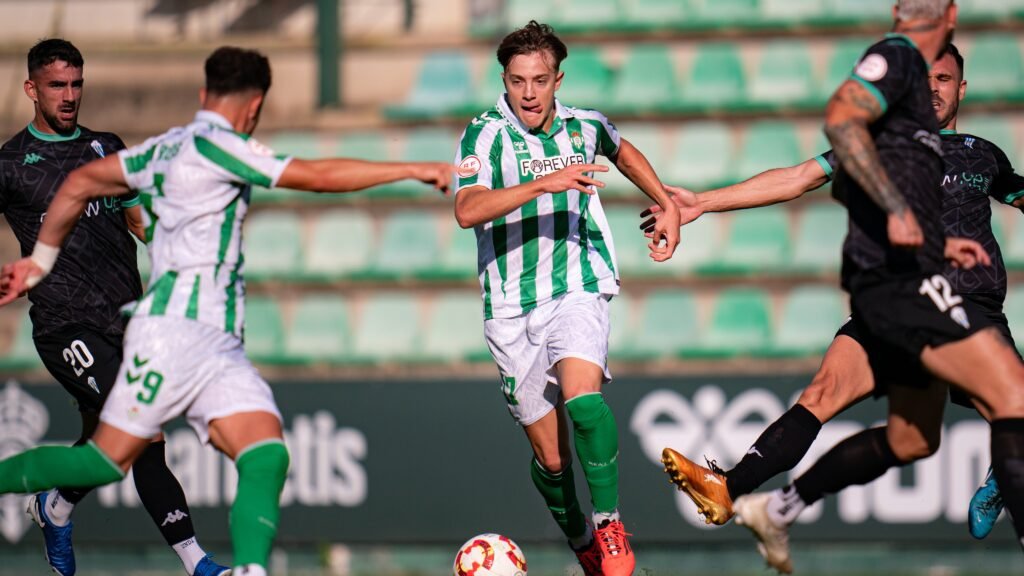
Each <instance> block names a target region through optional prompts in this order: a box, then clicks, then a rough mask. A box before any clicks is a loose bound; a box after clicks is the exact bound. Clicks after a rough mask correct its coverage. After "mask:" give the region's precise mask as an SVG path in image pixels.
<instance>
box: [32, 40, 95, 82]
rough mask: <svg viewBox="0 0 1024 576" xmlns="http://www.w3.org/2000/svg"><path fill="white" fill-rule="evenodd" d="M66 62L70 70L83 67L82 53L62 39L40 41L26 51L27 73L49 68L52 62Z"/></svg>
mask: <svg viewBox="0 0 1024 576" xmlns="http://www.w3.org/2000/svg"><path fill="white" fill-rule="evenodd" d="M57 61H60V62H67V64H68V66H70V67H72V68H81V67H82V66H84V65H85V60H83V59H82V53H81V52H79V51H78V48H75V45H74V44H72V43H71V42H68V41H67V40H64V39H63V38H47V39H46V40H40V41H39V42H37V43H36V45H35V46H33V47H32V49H31V50H29V51H28V73H29V74H32V73H33V72H35V71H36V70H39V69H40V68H43V67H44V66H49V65H50V64H53V63H54V62H57Z"/></svg>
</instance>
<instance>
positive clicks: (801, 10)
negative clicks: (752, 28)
mask: <svg viewBox="0 0 1024 576" xmlns="http://www.w3.org/2000/svg"><path fill="white" fill-rule="evenodd" d="M824 13H825V0H761V21H762V22H764V23H766V24H774V25H780V24H781V25H792V24H801V23H804V22H809V21H813V20H817V19H819V18H821V16H822V15H823V14H824Z"/></svg>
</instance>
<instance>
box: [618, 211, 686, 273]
mask: <svg viewBox="0 0 1024 576" xmlns="http://www.w3.org/2000/svg"><path fill="white" fill-rule="evenodd" d="M641 210H643V207H642V205H640V204H637V205H633V206H611V207H608V208H605V215H606V216H607V218H608V226H609V227H610V228H611V231H612V238H613V240H614V242H615V259H616V261H617V263H618V266H619V271H620V272H621V274H622V275H624V276H652V275H659V274H664V273H670V272H671V270H670V269H669V268H668V267H667V266H665V265H659V264H658V263H656V262H654V261H653V260H651V259H650V258H649V257H648V254H649V250H648V249H647V243H648V240H647V238H644V235H643V232H641V231H640V223H641V222H642V221H643V220H641V218H640V211H641Z"/></svg>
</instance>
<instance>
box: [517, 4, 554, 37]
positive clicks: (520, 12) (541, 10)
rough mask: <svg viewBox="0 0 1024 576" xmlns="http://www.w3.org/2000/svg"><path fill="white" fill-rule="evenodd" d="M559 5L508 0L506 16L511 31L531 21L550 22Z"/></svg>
mask: <svg viewBox="0 0 1024 576" xmlns="http://www.w3.org/2000/svg"><path fill="white" fill-rule="evenodd" d="M556 7H557V3H555V2H552V1H551V0H507V1H506V2H505V14H506V16H507V18H506V20H507V24H508V29H509V30H514V29H516V28H520V27H522V26H525V25H526V23H527V22H529V21H530V20H536V21H537V22H548V21H550V20H551V19H552V18H553V17H554V15H555V8H556Z"/></svg>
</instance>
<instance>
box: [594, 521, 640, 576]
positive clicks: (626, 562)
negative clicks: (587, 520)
mask: <svg viewBox="0 0 1024 576" xmlns="http://www.w3.org/2000/svg"><path fill="white" fill-rule="evenodd" d="M628 536H630V534H628V533H626V527H625V526H623V525H622V522H621V521H619V520H605V521H604V522H602V523H601V526H599V527H597V528H595V529H594V540H595V541H596V542H597V546H598V548H600V550H601V572H600V574H603V575H604V576H632V574H633V569H634V568H636V557H635V556H633V548H632V547H631V546H630V545H629V539H628Z"/></svg>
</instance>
